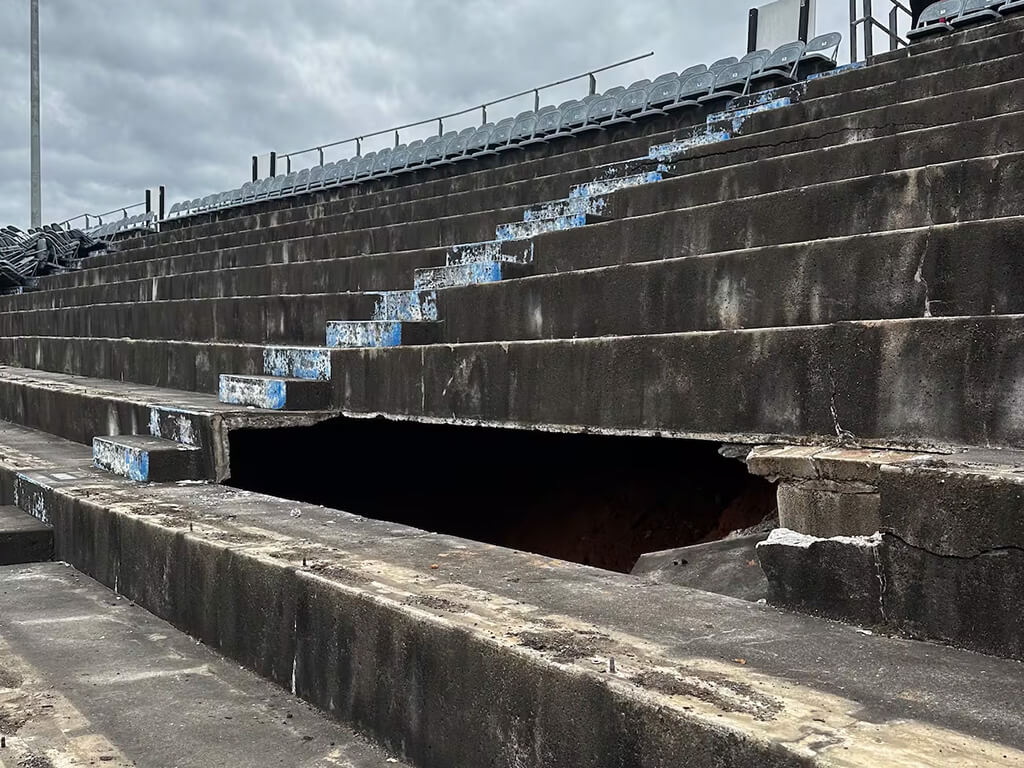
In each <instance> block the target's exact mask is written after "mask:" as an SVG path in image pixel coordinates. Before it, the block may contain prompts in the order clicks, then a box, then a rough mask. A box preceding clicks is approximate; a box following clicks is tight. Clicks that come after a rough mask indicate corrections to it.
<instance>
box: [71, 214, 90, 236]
mask: <svg viewBox="0 0 1024 768" xmlns="http://www.w3.org/2000/svg"><path fill="white" fill-rule="evenodd" d="M70 224H71V222H68V225H69V227H70ZM85 230H86V231H87V232H88V231H89V214H88V213H87V214H85Z"/></svg>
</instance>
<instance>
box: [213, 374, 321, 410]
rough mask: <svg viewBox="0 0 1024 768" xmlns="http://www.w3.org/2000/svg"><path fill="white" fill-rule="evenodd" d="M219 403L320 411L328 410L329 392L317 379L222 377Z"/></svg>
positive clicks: (273, 408) (227, 375)
mask: <svg viewBox="0 0 1024 768" xmlns="http://www.w3.org/2000/svg"><path fill="white" fill-rule="evenodd" d="M218 399H219V400H220V402H222V403H226V404H228V405H241V406H251V407H253V408H261V409H263V410H268V411H319V410H326V409H328V408H330V405H331V390H330V387H328V386H327V385H326V382H324V381H321V380H317V379H308V378H297V379H288V378H281V377H277V376H245V375H240V374H231V373H225V374H221V377H220V390H219V393H218Z"/></svg>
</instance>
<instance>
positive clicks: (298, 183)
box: [293, 168, 310, 194]
mask: <svg viewBox="0 0 1024 768" xmlns="http://www.w3.org/2000/svg"><path fill="white" fill-rule="evenodd" d="M309 173H310V169H309V168H303V169H302V170H301V171H299V173H298V175H296V177H295V186H294V187H293V189H294V192H295V194H299V193H300V192H305V191H306V190H307V189H309Z"/></svg>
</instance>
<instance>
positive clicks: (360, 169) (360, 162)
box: [355, 152, 377, 179]
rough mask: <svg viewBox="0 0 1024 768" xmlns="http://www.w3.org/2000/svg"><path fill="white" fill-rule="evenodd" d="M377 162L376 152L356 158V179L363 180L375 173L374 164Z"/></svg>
mask: <svg viewBox="0 0 1024 768" xmlns="http://www.w3.org/2000/svg"><path fill="white" fill-rule="evenodd" d="M375 162H377V153H376V152H367V153H366V154H365V155H363V156H362V157H359V158H356V173H355V178H357V179H362V178H365V177H367V176H369V175H370V174H371V173H373V164H374V163H375Z"/></svg>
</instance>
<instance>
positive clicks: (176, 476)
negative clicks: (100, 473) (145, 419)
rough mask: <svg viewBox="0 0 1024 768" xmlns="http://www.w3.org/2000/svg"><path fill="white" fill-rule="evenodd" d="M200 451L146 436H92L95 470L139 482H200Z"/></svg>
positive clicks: (192, 447) (188, 446)
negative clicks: (101, 470)
mask: <svg viewBox="0 0 1024 768" xmlns="http://www.w3.org/2000/svg"><path fill="white" fill-rule="evenodd" d="M201 459H202V452H201V451H200V450H199V449H198V448H196V447H195V446H191V445H183V444H182V443H175V442H173V441H171V440H164V439H163V438H160V437H151V436H149V435H118V436H115V437H94V438H93V440H92V462H93V465H94V466H96V467H97V468H99V469H103V470H106V471H107V472H112V473H113V474H115V475H120V476H121V477H127V478H128V479H130V480H137V481H139V482H140V483H173V482H177V481H179V480H203V479H205V477H204V476H203V470H202V463H201Z"/></svg>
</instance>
